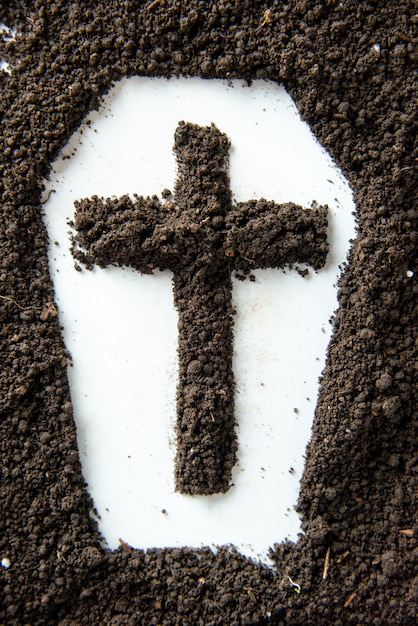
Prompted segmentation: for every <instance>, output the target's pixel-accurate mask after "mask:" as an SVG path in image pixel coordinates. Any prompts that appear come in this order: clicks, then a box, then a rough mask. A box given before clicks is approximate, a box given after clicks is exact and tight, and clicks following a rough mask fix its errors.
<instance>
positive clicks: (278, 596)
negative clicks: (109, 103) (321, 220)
mask: <svg viewBox="0 0 418 626" xmlns="http://www.w3.org/2000/svg"><path fill="white" fill-rule="evenodd" d="M92 6H93V5H92V4H91V3H90V2H86V1H82V2H78V3H75V2H73V3H71V2H67V1H64V0H57V1H54V0H52V1H47V0H35V1H29V0H28V1H27V2H24V3H22V2H20V1H18V0H11V1H10V2H9V3H7V7H5V6H2V7H0V20H2V21H4V22H5V23H6V24H7V25H8V26H13V27H15V28H16V29H17V30H18V32H19V33H21V36H20V37H19V38H18V40H17V42H15V43H13V42H9V43H7V42H2V43H1V44H0V57H2V58H4V59H6V60H9V61H10V62H11V64H12V67H13V73H12V75H11V76H9V75H7V74H5V73H2V74H1V76H0V81H1V85H2V95H1V99H0V107H1V117H2V134H1V137H0V148H1V154H2V155H3V158H2V164H1V169H2V176H1V181H0V186H1V187H0V190H1V199H2V211H1V215H0V237H1V266H2V271H1V275H0V281H1V284H0V299H1V302H0V304H1V312H0V317H1V327H0V334H1V349H2V368H1V373H0V381H1V384H0V409H1V427H0V428H1V430H0V441H1V443H2V466H1V471H2V482H1V504H2V513H1V516H0V530H1V534H0V549H1V551H0V557H1V558H4V557H8V558H9V559H10V562H11V565H10V567H9V568H8V569H5V568H3V569H2V570H1V571H0V581H1V592H0V593H1V595H0V598H1V600H0V622H2V623H5V624H16V625H19V626H20V625H21V624H42V625H44V624H45V625H46V624H48V625H49V624H61V625H62V626H65V625H70V624H74V625H75V624H147V625H148V624H149V625H151V624H154V625H157V624H167V625H172V624H179V625H180V624H181V625H186V624H190V625H194V624H205V625H206V624H228V625H229V624H231V625H232V624H267V623H272V624H295V625H296V624H332V625H336V624H342V625H344V624H382V625H383V624H402V625H409V624H411V625H412V624H415V622H416V613H417V585H416V580H417V579H416V571H417V557H416V555H417V536H418V528H417V524H416V519H417V480H416V476H417V444H416V441H417V416H416V409H415V406H416V402H415V401H416V398H415V395H416V393H415V391H416V377H415V372H416V352H415V349H416V343H415V342H416V290H417V287H416V278H415V277H416V272H417V270H418V268H417V259H416V231H417V223H416V218H417V210H416V188H417V186H416V182H417V180H416V165H417V159H418V154H417V149H416V132H415V128H416V127H415V119H414V111H415V108H416V107H415V101H416V100H415V98H416V83H415V82H414V80H415V79H414V74H413V68H414V65H415V64H416V57H417V53H416V42H417V34H416V19H417V18H416V15H415V13H414V8H415V7H414V3H413V2H412V0H411V1H409V0H400V1H399V2H397V3H393V2H390V1H389V0H384V1H383V2H379V3H377V2H376V3H372V2H363V3H359V2H357V1H354V0H347V1H344V2H340V1H334V0H329V1H328V2H319V1H317V2H316V1H315V0H312V1H310V0H301V1H298V2H296V1H293V2H289V4H284V3H281V2H257V3H256V2H251V1H248V0H245V1H242V2H235V1H220V2H205V3H203V2H198V1H186V2H179V1H175V0H174V1H173V2H167V1H166V0H150V1H148V2H136V1H134V0H131V1H125V2H118V3H116V2H111V1H110V0H104V1H103V2H100V3H97V5H94V8H91V7H92ZM134 74H139V75H147V76H170V75H179V74H188V75H195V76H204V77H221V78H233V77H239V78H247V79H248V80H251V79H254V78H266V79H270V80H274V81H278V82H281V83H283V84H284V85H285V87H286V89H287V90H288V91H289V93H290V95H291V96H292V97H293V99H294V100H295V102H296V104H297V106H298V108H299V111H300V113H301V115H302V117H303V118H304V119H305V120H306V121H307V122H308V123H309V124H310V126H311V128H312V129H313V131H314V132H315V134H316V136H317V138H318V139H319V141H320V142H321V144H322V145H323V146H324V147H325V148H326V149H327V150H328V151H329V152H330V154H331V155H332V156H333V158H334V159H335V161H336V162H337V163H338V165H339V166H340V167H341V168H342V169H343V171H344V174H345V176H346V177H347V178H348V180H349V181H350V184H351V186H352V188H353V189H354V192H355V202H356V206H357V218H358V236H357V239H356V241H355V242H354V245H353V248H352V251H351V256H350V260H349V264H348V265H347V267H346V268H345V272H344V275H343V277H342V279H341V281H340V291H339V301H340V308H339V311H338V314H337V315H336V317H335V319H334V333H333V338H332V341H331V343H330V346H329V351H328V357H327V365H326V369H325V371H324V375H323V378H322V381H321V390H320V394H319V398H318V403H317V408H316V416H315V423H314V428H313V436H312V440H311V442H310V445H309V447H308V450H307V461H306V467H305V472H304V476H303V479H302V487H301V493H300V499H299V510H300V512H301V513H302V514H303V518H304V521H303V530H304V532H305V535H304V536H303V537H301V538H300V541H299V542H298V543H297V544H293V543H283V544H280V545H278V546H275V547H274V548H272V550H273V552H272V554H273V557H274V559H275V562H276V564H277V568H276V571H271V570H268V569H267V568H265V567H261V566H258V565H256V564H254V563H253V562H251V561H249V560H248V559H245V558H244V557H242V556H240V555H239V554H237V553H236V552H234V551H233V550H230V549H228V548H224V549H222V550H219V551H218V553H217V554H216V555H214V554H213V553H212V552H211V551H210V550H206V549H203V550H196V549H187V548H185V549H182V550H177V549H176V550H150V551H148V552H147V553H144V552H142V551H140V550H131V549H130V548H129V546H126V545H124V544H122V545H121V547H120V549H119V550H116V551H113V552H112V551H105V550H102V549H101V548H100V543H99V542H100V537H99V535H98V531H97V527H96V524H95V522H94V521H93V520H92V519H91V517H90V515H89V511H90V509H91V508H92V503H91V501H90V498H89V496H88V494H87V493H86V490H85V487H84V482H83V478H82V475H81V470H80V463H79V458H78V452H77V446H76V437H75V428H74V423H73V417H72V406H71V402H70V397H69V391H68V382H67V376H66V363H67V358H66V353H65V350H64V348H63V344H62V340H61V335H60V329H59V325H58V320H57V317H56V311H55V307H54V304H53V300H54V294H53V289H52V285H51V281H50V278H49V274H48V265H47V257H46V246H47V240H46V233H45V229H44V227H43V223H42V220H41V204H40V194H41V185H42V183H41V181H42V178H43V177H44V176H46V175H47V173H48V170H49V166H50V163H51V162H52V161H53V160H54V158H55V157H56V155H57V153H58V151H59V149H60V148H62V147H63V146H64V145H65V144H66V143H67V141H68V138H69V136H70V134H71V133H72V131H73V130H74V129H75V128H77V127H78V126H79V124H80V122H81V121H82V119H83V117H84V116H85V115H86V113H87V112H88V111H89V110H91V109H92V108H94V107H97V106H98V104H99V99H100V96H101V95H102V94H104V93H105V92H106V91H108V90H109V88H110V86H111V84H112V81H115V80H118V79H119V78H121V77H122V76H129V75H134ZM186 127H187V125H186ZM213 132H215V131H213ZM209 134H210V133H209ZM221 179H222V177H221ZM183 191H184V193H185V194H186V196H187V193H188V192H187V190H184V189H182V186H181V183H179V186H178V188H177V189H176V190H175V197H174V200H175V202H176V203H177V204H178V205H179V206H181V203H182V199H181V195H182V192H183ZM142 200H143V202H145V200H144V199H142ZM138 202H139V200H138ZM228 202H229V200H228ZM228 202H226V204H224V203H221V204H222V207H223V209H222V210H221V213H219V214H216V216H215V215H213V217H218V218H219V217H223V218H224V219H225V220H227V219H230V220H232V223H234V220H235V219H237V218H236V215H235V209H236V207H230V208H229V204H228ZM101 205H102V207H104V209H103V211H104V214H103V217H104V219H105V214H106V211H105V207H106V206H107V204H106V203H104V204H103V203H101ZM89 206H91V205H89ZM225 207H227V208H228V210H226V208H225ZM124 208H125V210H126V209H132V211H135V210H140V207H135V206H128V205H127V204H126V203H125V205H124ZM245 210H246V211H247V213H248V216H249V218H250V217H251V216H252V217H253V218H254V219H257V217H260V215H262V211H261V212H260V206H259V205H258V206H250V205H249V206H247V207H246V208H245ZM264 210H265V211H266V212H268V210H269V207H265V209H264ZM222 211H225V216H224V215H223V213H222ZM228 216H230V217H229V218H228ZM168 219H170V218H169V217H168ZM215 223H216V220H215ZM218 224H220V222H219V221H218ZM238 230H240V229H238ZM244 230H245V228H244ZM221 231H222V229H220V230H218V229H217V227H215V224H213V229H212V231H211V233H207V234H206V236H207V241H208V242H209V241H210V237H212V236H213V237H215V239H217V238H218V237H220V233H221ZM79 232H80V236H82V235H81V233H82V232H83V231H82V229H80V230H79ZM154 232H155V230H154ZM229 232H233V229H232V230H230V231H229ZM240 232H242V229H241V230H240ZM231 236H232V235H231ZM223 237H224V238H222V237H220V239H219V250H220V249H222V250H224V251H225V250H229V249H230V247H229V245H228V246H226V243H225V242H226V238H227V237H228V235H225V236H223ZM217 245H218V244H217ZM239 245H240V243H239V241H238V239H234V240H233V246H231V249H233V250H235V248H234V246H236V249H238V248H239ZM242 245H243V246H245V245H247V242H246V239H245V236H244V238H243V243H242ZM208 246H209V243H208ZM209 248H210V246H209ZM160 250H161V248H160ZM110 252H111V254H117V251H116V249H112V250H111V251H110ZM241 254H242V252H241V251H240V252H239V255H241ZM226 256H227V257H228V255H226ZM242 256H244V255H242ZM245 256H246V257H247V254H245ZM231 258H233V257H232V256H231ZM247 258H252V257H247ZM118 260H119V259H118V258H116V259H115V260H114V261H116V262H117V261H118ZM98 262H100V261H98ZM103 262H107V261H106V260H104V259H102V263H103ZM152 262H154V261H152ZM157 262H158V264H160V263H161V262H162V259H161V258H159V259H157ZM194 262H196V259H195V260H194ZM266 262H267V261H266ZM270 262H271V260H270V259H269V260H268V263H270ZM285 262H289V261H286V260H285ZM311 262H313V261H311ZM280 263H282V261H280ZM131 265H133V266H135V264H134V262H132V259H131ZM137 267H138V268H139V269H142V268H141V267H140V265H137ZM239 269H241V270H242V271H243V272H245V271H248V269H251V268H248V267H242V268H239ZM412 271H413V272H415V274H414V275H413V276H412V275H411V272H412ZM178 275H179V286H178V287H177V289H178V292H179V293H180V292H181V288H182V280H184V277H183V278H182V272H181V271H180V270H179V271H178ZM228 276H229V274H228ZM228 276H226V277H225V276H224V279H225V280H224V283H223V284H225V281H226V282H227V281H228V280H229V278H228ZM217 288H219V285H218V286H217ZM187 297H189V296H187ZM221 300H222V298H221ZM177 303H178V304H177V306H178V307H179V311H180V313H181V308H180V305H179V297H178V300H177ZM220 306H222V307H224V311H225V312H226V314H227V317H228V318H229V317H230V309H229V306H230V303H229V300H228V297H227V296H226V297H225V296H224V298H223V301H222V302H221V304H220ZM186 323H187V322H186ZM180 326H181V325H180ZM225 332H226V333H231V332H232V324H231V323H230V324H229V325H228V324H227V327H226V330H225ZM192 360H193V359H192ZM196 360H197V361H198V364H197V365H196V368H197V369H198V368H200V367H201V365H200V364H199V363H200V361H199V358H197V359H194V361H196ZM227 360H228V359H227ZM188 365H190V363H188ZM228 367H229V366H228ZM228 367H227V376H228V375H232V373H231V371H230V368H229V370H228ZM190 369H191V372H190V375H191V376H192V375H193V369H194V368H193V367H192V368H190ZM197 369H196V371H197ZM228 372H229V373H228ZM207 376H208V377H209V378H210V376H209V374H208V375H207ZM227 380H229V379H228V378H227ZM180 395H181V394H179V396H180ZM221 395H222V394H221ZM226 397H227V402H226V406H227V408H225V415H226V417H225V419H226V422H228V423H229V424H230V425H231V424H233V421H231V419H232V418H231V415H232V413H231V410H232V409H231V408H230V405H231V403H232V400H231V396H228V395H227V396H226ZM228 403H229V404H228ZM180 404H181V400H180V399H179V405H180ZM187 408H190V407H187V406H186V407H185V409H187ZM206 415H207V414H206ZM209 415H210V413H209ZM193 419H194V418H193ZM228 441H230V442H231V441H232V442H233V437H228ZM230 453H231V454H232V455H233V454H234V449H233V444H232V447H231V450H230ZM231 458H232V457H231ZM226 465H228V464H226ZM203 473H204V472H203ZM221 476H222V477H221V478H220V479H219V480H220V483H221V487H222V488H223V487H224V486H225V476H227V471H226V474H225V473H224V474H222V472H221ZM205 480H206V479H205ZM217 480H218V479H217ZM226 480H227V479H226ZM222 481H224V482H222ZM215 482H216V481H215ZM218 486H219V482H218ZM216 488H217V487H216ZM199 489H201V487H199ZM272 497H274V494H272ZM291 581H294V582H295V583H297V584H298V585H300V593H297V590H298V588H297V587H295V586H294V585H293V584H292V582H291Z"/></svg>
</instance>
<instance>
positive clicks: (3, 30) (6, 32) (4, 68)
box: [0, 22, 16, 74]
mask: <svg viewBox="0 0 418 626" xmlns="http://www.w3.org/2000/svg"><path fill="white" fill-rule="evenodd" d="M0 36H1V38H2V40H3V41H14V40H15V39H16V31H15V30H13V29H12V28H9V27H8V26H6V24H3V22H0ZM0 72H6V73H7V74H11V73H12V69H11V66H10V63H7V61H4V60H3V59H0Z"/></svg>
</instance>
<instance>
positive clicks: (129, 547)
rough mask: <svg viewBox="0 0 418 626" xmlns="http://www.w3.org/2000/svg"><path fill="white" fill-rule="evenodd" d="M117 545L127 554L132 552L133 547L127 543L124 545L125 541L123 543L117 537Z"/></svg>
mask: <svg viewBox="0 0 418 626" xmlns="http://www.w3.org/2000/svg"><path fill="white" fill-rule="evenodd" d="M119 543H120V545H121V546H122V548H124V550H126V551H127V552H132V551H133V547H132V546H130V545H129V543H126V541H124V540H123V539H121V538H120V537H119Z"/></svg>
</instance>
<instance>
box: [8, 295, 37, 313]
mask: <svg viewBox="0 0 418 626" xmlns="http://www.w3.org/2000/svg"><path fill="white" fill-rule="evenodd" d="M0 299H1V300H4V301H5V302H11V303H12V304H14V305H15V306H17V308H18V309H20V310H21V311H28V310H29V309H33V310H34V311H35V310H39V307H37V306H22V305H21V304H19V303H18V302H16V300H13V298H10V297H9V296H0Z"/></svg>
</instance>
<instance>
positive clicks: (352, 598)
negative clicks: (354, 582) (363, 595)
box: [344, 591, 357, 609]
mask: <svg viewBox="0 0 418 626" xmlns="http://www.w3.org/2000/svg"><path fill="white" fill-rule="evenodd" d="M356 595H357V591H353V593H351V594H350V595H349V596H348V598H347V600H346V601H345V602H344V608H345V609H346V608H347V607H348V605H349V604H351V603H352V601H353V600H354V598H355V597H356Z"/></svg>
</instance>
